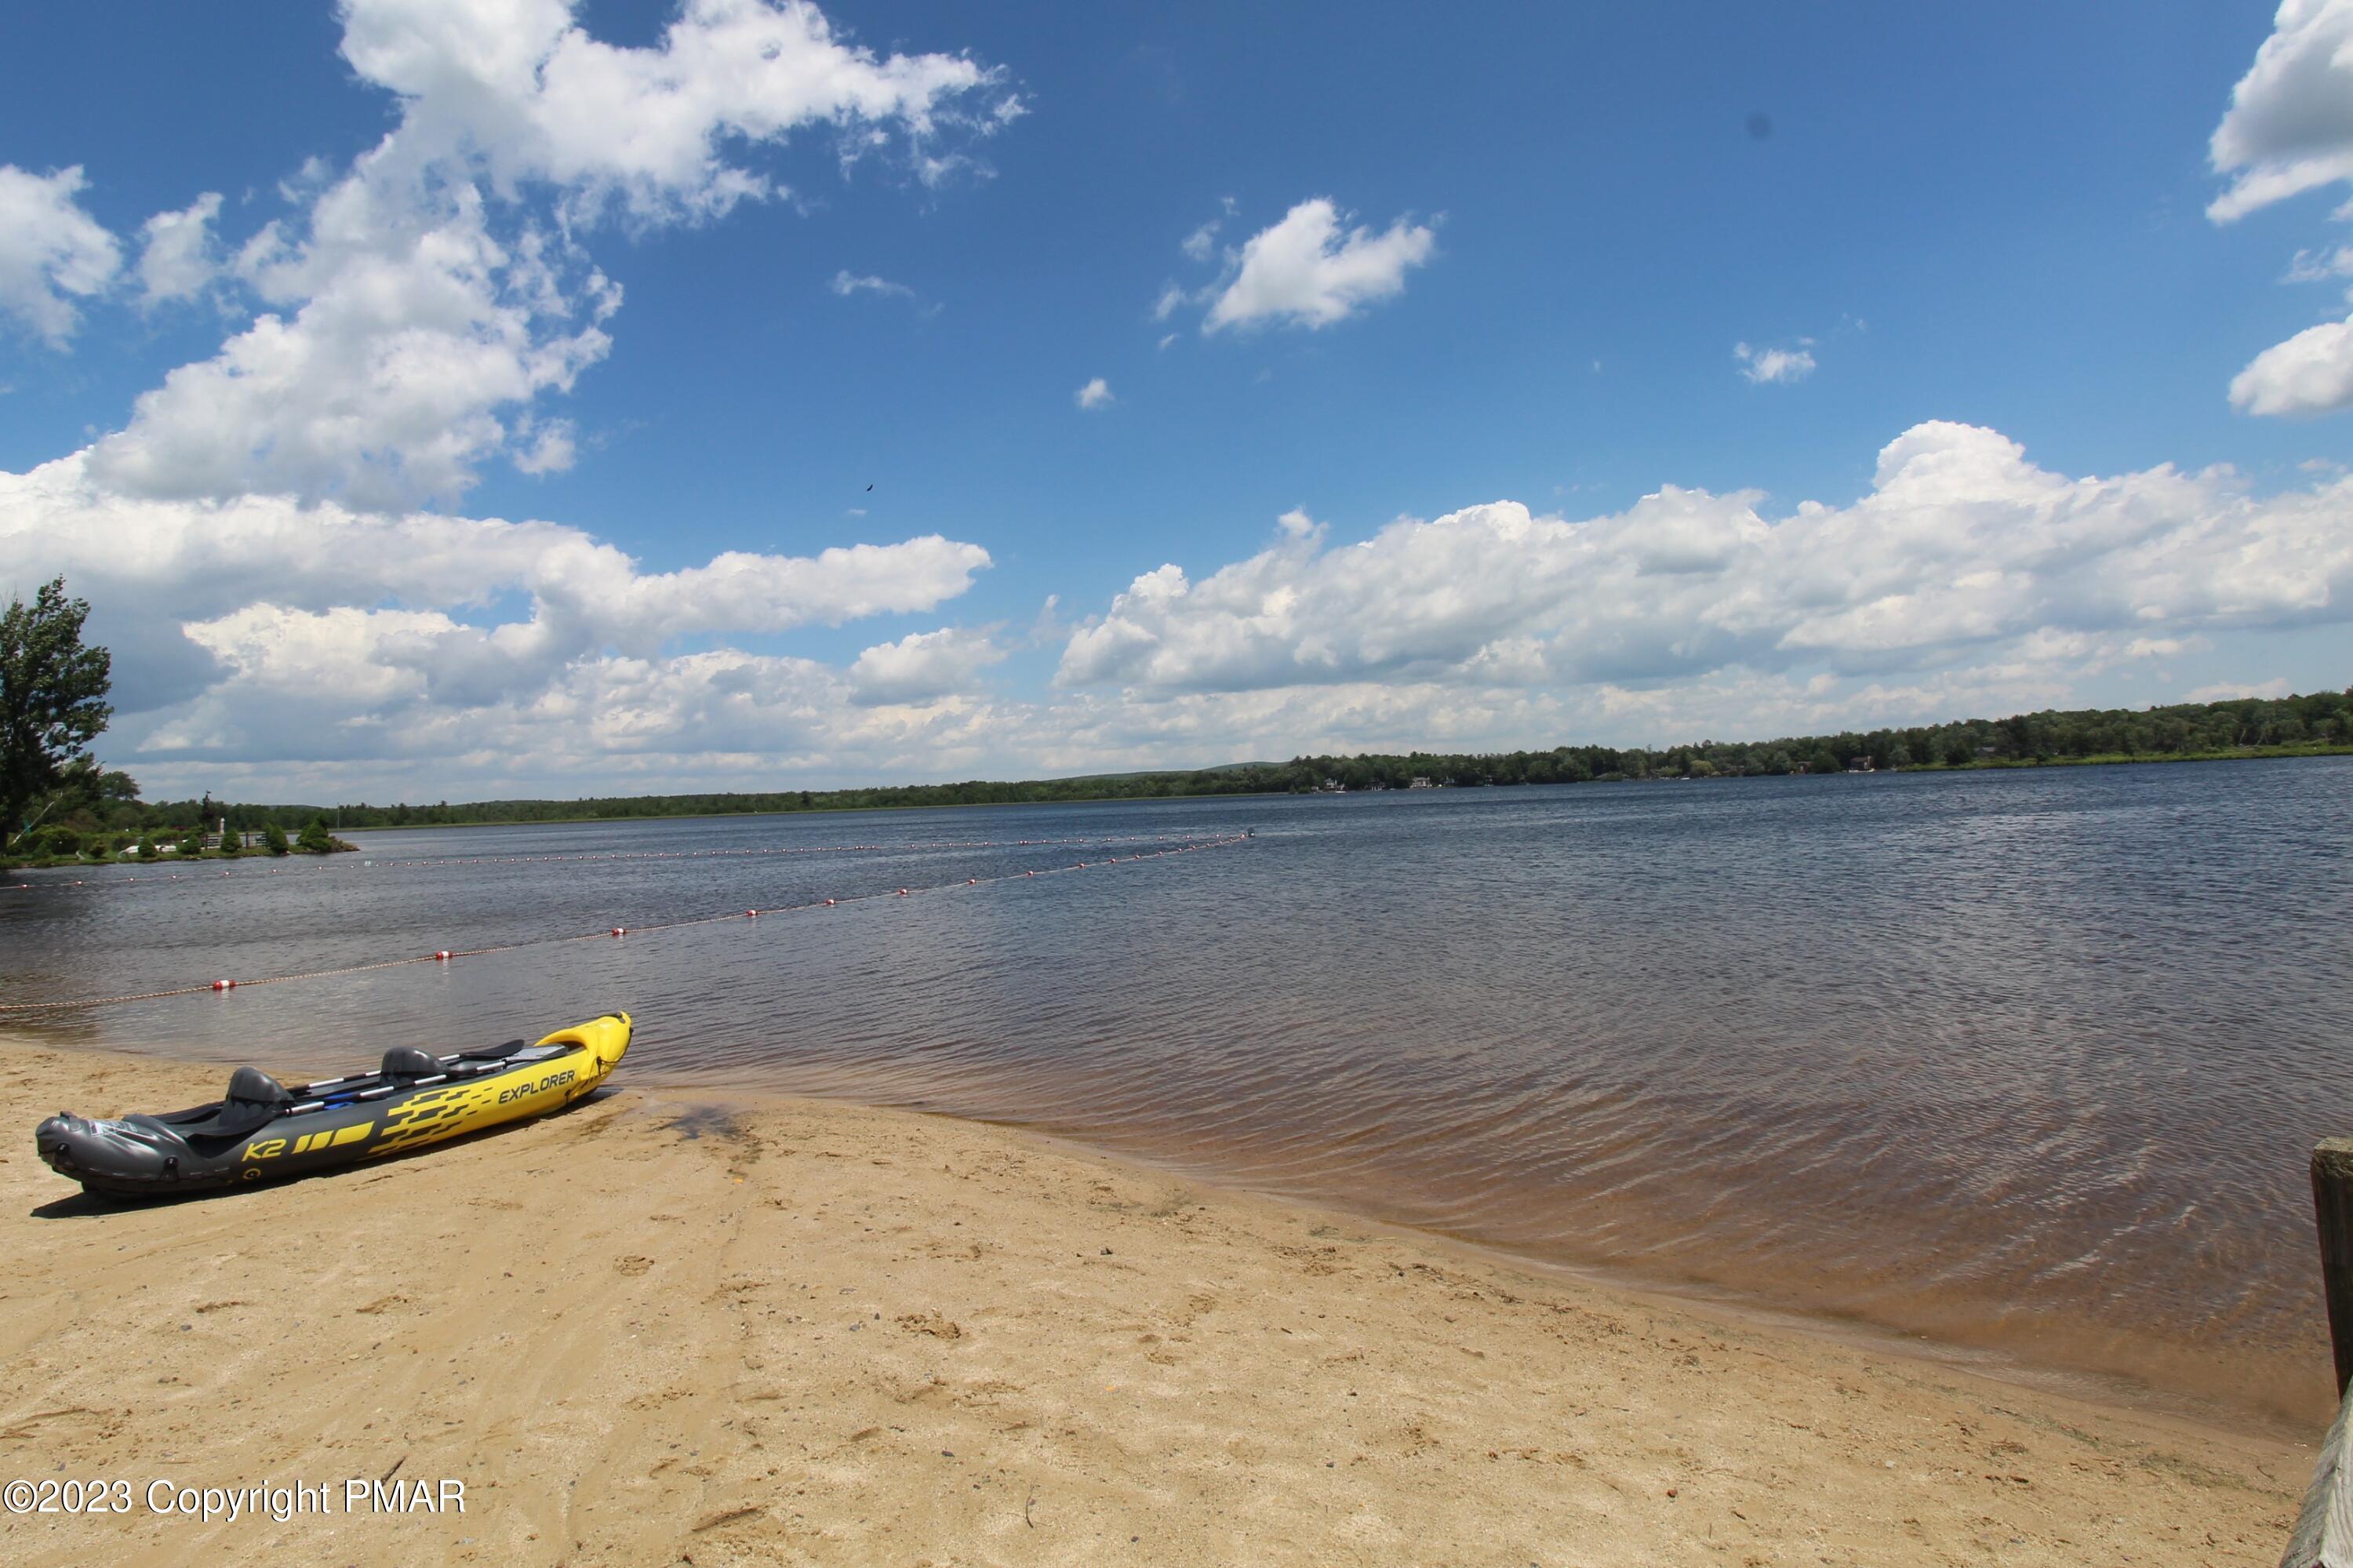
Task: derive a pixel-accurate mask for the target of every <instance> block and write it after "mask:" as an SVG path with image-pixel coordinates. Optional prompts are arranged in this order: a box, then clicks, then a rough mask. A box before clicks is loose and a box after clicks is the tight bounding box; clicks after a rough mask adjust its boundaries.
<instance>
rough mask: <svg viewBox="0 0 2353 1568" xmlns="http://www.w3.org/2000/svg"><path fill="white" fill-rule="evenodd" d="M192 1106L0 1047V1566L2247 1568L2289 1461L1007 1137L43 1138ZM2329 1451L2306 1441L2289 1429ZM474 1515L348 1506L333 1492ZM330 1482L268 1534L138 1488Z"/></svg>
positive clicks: (642, 1102) (620, 1118)
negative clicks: (80, 1506)
mask: <svg viewBox="0 0 2353 1568" xmlns="http://www.w3.org/2000/svg"><path fill="white" fill-rule="evenodd" d="M226 1075H227V1068H226V1067H217V1068H215V1067H195V1066H189V1065H181V1064H174V1063H164V1062H158V1061H155V1060H153V1059H148V1058H136V1057H128V1056H114V1055H107V1054H97V1053H83V1052H78V1051H77V1052H71V1053H68V1052H61V1051H58V1050H54V1049H48V1048H44V1047H41V1046H37V1045H35V1044H28V1043H24V1042H14V1043H8V1042H0V1128H13V1129H15V1130H14V1131H13V1132H10V1133H9V1134H8V1135H7V1138H6V1139H5V1141H0V1227H5V1237H6V1245H5V1255H6V1256H7V1257H8V1258H9V1259H10V1260H11V1262H12V1266H11V1267H10V1268H9V1269H8V1270H7V1271H6V1273H5V1276H0V1456H5V1463H0V1470H5V1475H0V1479H14V1478H19V1477H22V1478H29V1479H33V1480H36V1481H38V1480H42V1479H50V1478H54V1479H56V1480H58V1481H59V1482H64V1481H67V1480H69V1479H71V1480H81V1481H96V1480H106V1481H114V1480H118V1479H120V1480H125V1481H128V1482H130V1483H132V1485H131V1493H132V1499H133V1506H132V1511H131V1512H130V1513H129V1514H128V1515H126V1516H107V1517H60V1516H55V1515H49V1516H43V1515H27V1516H13V1515H11V1516H0V1542H4V1543H5V1544H0V1557H5V1558H6V1559H7V1560H8V1561H10V1562H16V1563H59V1564H62V1563H146V1562H156V1563H164V1562H182V1561H199V1560H207V1559H210V1558H213V1557H216V1556H225V1555H226V1554H229V1553H235V1554H237V1556H239V1557H244V1556H248V1555H251V1554H255V1553H258V1552H270V1553H272V1554H276V1555H284V1556H287V1557H288V1558H290V1559H294V1558H299V1559H300V1560H302V1561H312V1562H335V1563H344V1562H355V1563H393V1562H428V1561H444V1560H447V1561H451V1562H480V1563H510V1562H512V1563H578V1564H588V1563H598V1564H601V1563H614V1564H638V1563H678V1562H686V1563H694V1564H698V1565H702V1568H709V1565H712V1564H723V1563H897V1564H919V1563H931V1564H934V1565H935V1568H944V1565H946V1564H965V1563H1366V1564H1391V1563H1507V1564H1516V1563H1542V1564H1545V1565H1546V1568H1551V1565H1552V1564H1556V1563H1578V1564H1586V1563H1733V1564H1742V1565H1757V1564H1766V1563H1805V1564H1813V1563H1858V1564H1860V1563H1894V1562H1902V1563H1997V1562H1998V1563H2006V1564H2007V1563H2069V1564H2073V1563H2086V1562H2100V1563H2269V1562H2272V1561H2274V1560H2276V1557H2277V1554H2278V1552H2279V1551H2280V1549H2281V1547H2282V1545H2283V1544H2284V1542H2285V1539H2286V1535H2287V1531H2288V1530H2289V1528H2290V1526H2291V1524H2292V1523H2293V1520H2294V1516H2295V1510H2296V1507H2297V1505H2298V1502H2299V1500H2300V1498H2301V1495H2302V1491H2303V1489H2304V1485H2305V1482H2306V1479H2307V1478H2308V1476H2309V1473H2310V1465H2311V1457H2312V1455H2311V1450H2310V1448H2309V1447H2298V1446H2293V1445H2289V1444H2283V1443H2279V1442H2275V1441H2269V1440H2265V1439H2263V1438H2261V1437H2255V1436H2242V1435H2238V1434H2232V1433H2227V1432H2220V1431H2210V1430H2206V1429H2203V1428H2200V1427H2197V1426H2193V1425H2186V1424H2182V1423H2179V1422H2174V1421H2170V1420H2167V1419H2164V1418H2160V1417H2157V1416H2153V1415H2147V1414H2137V1413H2134V1412H2131V1411H2124V1410H2117V1409H2113V1408H2109V1407H2105V1406H2101V1405H2095V1404H2084V1403H2081V1402H2077V1401H2074V1400H2071V1399H2068V1398H2066V1397H2063V1396H2062V1395H2059V1394H2055V1393H2048V1392H2043V1391H2041V1390H2035V1389H2029V1388H2023V1387H2019V1386H2013V1385H2010V1384H2007V1383H2000V1382H1996V1381H1992V1380H1989V1379H1986V1378H1981V1377H1978V1376H1977V1375H1975V1374H1973V1373H1969V1372H1962V1371H1957V1370H1956V1369H1954V1368H1951V1367H1949V1366H1947V1365H1943V1364H1939V1363H1936V1362H1933V1361H1924V1360H1915V1359H1911V1358H1908V1357H1905V1356H1901V1355H1894V1354H1889V1353H1885V1352H1883V1351H1879V1350H1876V1349H1873V1348H1871V1347H1865V1346H1857V1345H1854V1344H1849V1343H1841V1342H1839V1341H1837V1340H1830V1339H1825V1338H1821V1337H1818V1336H1814V1335H1810V1334H1806V1333H1800V1332H1796V1331H1791V1330H1780V1329H1776V1328H1773V1327H1770V1326H1767V1325H1760V1324H1758V1323H1756V1322H1752V1321H1745V1320H1741V1319H1736V1318H1732V1317H1729V1316H1722V1315H1717V1314H1715V1313H1714V1312H1712V1311H1710V1310H1709V1309H1707V1308H1704V1307H1694V1306H1688V1305H1679V1304H1674V1303H1668V1302H1661V1301H1655V1300H1651V1299H1649V1298H1642V1297H1640V1296H1636V1295H1632V1294H1628V1293H1622V1292H1617V1291H1612V1290H1609V1289H1605V1288H1603V1287H1598V1286H1594V1285H1590V1284H1586V1283H1582V1282H1578V1281H1574V1280H1567V1279H1563V1278H1560V1277H1553V1276H1549V1275H1544V1274H1539V1273H1535V1272H1532V1271H1528V1270H1524V1269H1520V1268H1517V1267H1514V1266H1511V1265H1509V1264H1508V1263H1505V1262H1502V1261H1498V1260H1493V1259H1489V1258H1485V1257H1482V1256H1478V1255H1471V1254H1468V1253H1466V1252H1464V1251H1463V1250H1462V1249H1460V1248H1457V1247H1453V1246H1451V1245H1446V1244H1443V1243H1440V1242H1439V1241H1435V1240H1431V1239H1428V1238H1424V1237H1420V1236H1417V1235H1414V1234H1407V1233H1398V1232H1388V1231H1381V1230H1377V1229H1372V1228H1368V1227H1366V1225H1365V1224H1363V1223H1362V1222H1359V1221H1352V1220H1349V1219H1346V1218H1345V1217H1342V1216H1338V1215H1335V1214H1330V1213H1321V1212H1318V1211H1315V1210H1313V1209H1308V1208H1304V1207H1301V1206H1297V1205H1293V1204H1288V1203H1282V1202H1272V1201H1270V1200H1263V1199H1259V1198H1254V1197H1251V1196H1248V1195H1244V1194H1238V1193H1234V1192H1225V1191H1221V1190H1219V1189H1214V1188H1208V1187H1204V1186H1201V1185H1198V1184H1195V1183H1191V1182H1187V1181H1181V1180H1176V1179H1174V1178H1171V1177H1168V1176H1166V1175H1163V1174H1160V1173H1156V1172H1154V1171H1147V1170H1145V1169H1142V1168H1138V1167H1134V1166H1130V1165H1124V1164H1122V1163H1119V1162H1116V1161H1113V1160H1109V1159H1106V1158H1103V1157H1101V1156H1097V1155H1094V1154H1091V1153H1089V1152H1086V1151H1083V1150H1074V1149H1071V1148H1068V1147H1065V1146H1061V1145H1059V1144H1056V1143H1053V1142H1051V1141H1050V1140H1047V1139H1039V1138H1036V1137H1031V1136H1028V1135H1024V1134H1019V1133H1015V1132H1008V1131H1006V1130H1004V1129H1001V1128H992V1127H987V1126H982V1125H977V1124H973V1123H968V1122H961V1121H955V1120H952V1119H948V1118H937V1117H929V1116H923V1115H919V1114H913V1113H908V1112H900V1111H881V1110H873V1109H867V1108H863V1107H853V1106H844V1105H837V1104H829V1103H823V1102H813V1101H806V1100H794V1099H788V1098H783V1097H774V1098H759V1097H739V1096H730V1097H728V1101H727V1103H726V1104H725V1105H724V1106H723V1107H722V1106H719V1105H716V1104H714V1103H713V1102H712V1099H711V1098H710V1097H703V1096H698V1095H696V1094H695V1093H692V1092H690V1091H682V1090H676V1089H662V1088H657V1087H650V1086H633V1085H631V1083H630V1081H629V1078H628V1069H627V1068H626V1067H625V1068H624V1069H623V1070H622V1072H621V1074H620V1075H618V1078H617V1085H616V1086H614V1087H611V1088H608V1089H607V1090H606V1091H604V1092H603V1093H601V1094H600V1095H598V1096H597V1097H594V1098H592V1099H591V1100H589V1101H587V1102H585V1103H583V1104H582V1105H581V1106H579V1107H575V1109H573V1110H571V1111H569V1112H567V1113H565V1114H564V1115H561V1116H558V1117H554V1118H548V1119H546V1120H544V1121H541V1122H537V1123H530V1124H525V1125H523V1126H521V1127H518V1128H508V1129H504V1130H501V1131H499V1132H495V1133H492V1134H490V1135H487V1136H484V1137H481V1138H478V1139H472V1140H470V1141H468V1142H466V1143H463V1144H461V1145H457V1146H452V1147H448V1148H444V1149H439V1150H427V1151H425V1152H423V1153H421V1154H418V1155H416V1156H413V1157H409V1158H406V1159H401V1160H394V1161H390V1162H386V1163H382V1164H376V1165H372V1166H368V1167H364V1168H360V1169H356V1170H354V1171H349V1172H346V1173H343V1174H340V1175H335V1176H330V1177H322V1178H316V1179H312V1180H308V1181H295V1182H290V1183H287V1184H283V1185H279V1186H272V1187H263V1188H256V1189H249V1190H245V1191H241V1192H234V1193H230V1194H227V1195H226V1196H224V1197H221V1198H217V1199H206V1200H191V1201H184V1202H175V1203H168V1204H159V1205H152V1206H146V1207H129V1208H114V1207H107V1206H103V1205H100V1204H98V1203H95V1202H90V1200H87V1199H84V1198H81V1197H79V1196H78V1195H77V1192H76V1189H74V1188H72V1187H70V1186H69V1185H68V1184H67V1183H65V1182H63V1181H60V1180H59V1179H58V1178H57V1177H56V1176H54V1175H53V1174H52V1173H50V1172H49V1171H47V1169H45V1168H44V1167H43V1166H42V1165H41V1164H40V1163H39V1161H38V1160H37V1159H36V1158H35V1157H34V1155H33V1152H32V1149H31V1136H30V1134H31V1129H32V1127H33V1125H34V1124H35V1123H36V1122H37V1120H38V1118H40V1117H41V1116H44V1115H47V1114H48V1113H49V1112H51V1111H53V1110H56V1109H58V1108H60V1107H71V1108H74V1109H78V1110H81V1111H84V1112H89V1113H95V1114H115V1113H118V1112H120V1111H121V1110H124V1109H130V1108H142V1107H144V1108H169V1107H176V1106H179V1105H184V1104H195V1103H197V1102H199V1101H202V1100H204V1099H206V1098H209V1097H213V1096H214V1095H216V1093H217V1092H218V1086H219V1085H220V1083H221V1082H223V1081H224V1080H225V1078H226ZM2313 1436H2314V1437H2315V1438H2317V1437H2318V1436H2319V1434H2318V1432H2317V1431H2316V1432H2315V1433H2314V1435H2313ZM386 1475H390V1476H391V1477H392V1478H394V1480H395V1481H396V1482H413V1481H417V1480H423V1481H426V1482H427V1483H429V1485H430V1487H431V1489H432V1490H433V1493H434V1495H435V1496H436V1497H437V1498H438V1497H440V1496H444V1495H446V1494H444V1493H443V1492H442V1491H441V1489H440V1483H441V1482H443V1481H444V1480H453V1481H462V1482H463V1483H464V1497H465V1511H464V1512H463V1513H462V1514H459V1513H457V1512H455V1511H454V1510H452V1511H444V1512H439V1513H431V1512H422V1511H411V1512H408V1513H405V1514H387V1513H379V1512H374V1511H369V1510H365V1509H363V1510H359V1511H353V1512H345V1511H343V1503H344V1499H345V1494H344V1490H343V1483H344V1480H345V1479H346V1478H353V1477H357V1478H365V1479H366V1480H368V1481H371V1482H373V1481H375V1479H377V1478H382V1477H385V1476H386ZM158 1479H161V1480H165V1481H168V1482H170V1483H171V1484H172V1486H173V1487H174V1488H202V1487H216V1488H225V1489H228V1488H240V1487H248V1486H253V1485H257V1484H264V1483H267V1484H274V1485H277V1486H281V1487H284V1486H292V1485H295V1484H297V1483H300V1484H303V1485H308V1486H313V1487H319V1486H323V1487H325V1488H326V1489H328V1490H329V1492H330V1494H331V1498H332V1508H331V1510H330V1511H327V1512H325V1513H310V1514H299V1515H297V1516H295V1517H293V1518H291V1519H289V1520H286V1521H284V1522H280V1521H278V1520H273V1519H270V1518H269V1517H267V1516H266V1515H264V1516H263V1517H261V1518H259V1519H258V1520H256V1519H253V1518H250V1517H248V1518H244V1519H239V1520H236V1521H234V1522H231V1521H228V1520H214V1521H212V1522H210V1523H205V1522H202V1521H200V1520H189V1519H185V1518H183V1517H180V1516H179V1515H177V1514H168V1515H159V1514H156V1513H153V1512H150V1511H149V1510H148V1507H147V1503H146V1498H147V1496H148V1488H149V1484H150V1483H151V1482H152V1481H154V1480H158Z"/></svg>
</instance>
